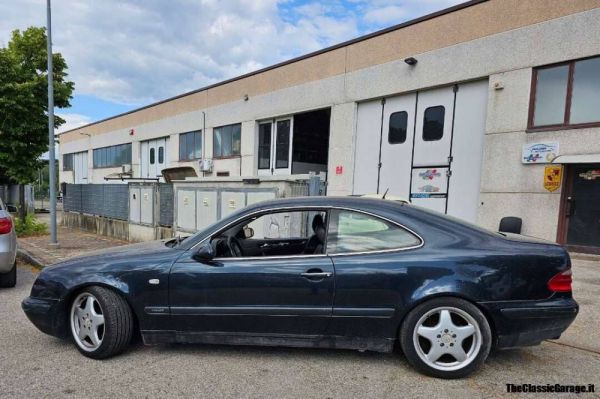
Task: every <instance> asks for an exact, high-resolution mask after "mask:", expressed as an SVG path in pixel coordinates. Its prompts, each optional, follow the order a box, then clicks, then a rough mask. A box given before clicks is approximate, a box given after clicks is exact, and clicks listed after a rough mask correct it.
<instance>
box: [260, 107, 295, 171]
mask: <svg viewBox="0 0 600 399" xmlns="http://www.w3.org/2000/svg"><path fill="white" fill-rule="evenodd" d="M292 142H293V119H292V118H291V117H290V118H283V119H276V120H274V121H268V122H261V123H259V125H258V174H259V175H262V176H264V175H291V174H292Z"/></svg>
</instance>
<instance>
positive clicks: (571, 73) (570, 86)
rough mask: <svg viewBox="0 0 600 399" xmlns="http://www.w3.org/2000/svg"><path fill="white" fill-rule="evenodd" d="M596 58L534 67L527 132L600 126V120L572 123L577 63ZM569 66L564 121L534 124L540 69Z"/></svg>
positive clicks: (596, 56)
mask: <svg viewBox="0 0 600 399" xmlns="http://www.w3.org/2000/svg"><path fill="white" fill-rule="evenodd" d="M594 58H600V56H598V55H595V56H591V57H585V58H578V59H576V60H570V61H563V62H557V63H554V64H549V65H543V66H539V67H535V68H533V69H532V73H531V91H530V93H529V113H528V115H527V130H526V132H527V133H534V132H548V131H553V130H571V129H584V128H590V127H600V120H599V121H598V122H586V123H570V118H571V102H572V99H573V78H574V77H575V64H576V63H577V62H580V61H586V60H590V59H594ZM565 65H566V66H568V67H569V72H568V75H567V91H566V94H565V95H566V101H565V110H564V115H563V123H555V124H552V125H540V126H536V125H534V116H535V101H536V98H537V82H538V71H541V70H544V69H551V68H557V67H561V66H565Z"/></svg>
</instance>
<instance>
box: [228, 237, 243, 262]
mask: <svg viewBox="0 0 600 399" xmlns="http://www.w3.org/2000/svg"><path fill="white" fill-rule="evenodd" d="M227 249H229V253H230V254H231V256H232V257H234V258H239V257H242V256H244V254H243V252H242V245H241V244H240V241H239V240H238V239H237V238H235V237H234V236H229V237H228V238H227Z"/></svg>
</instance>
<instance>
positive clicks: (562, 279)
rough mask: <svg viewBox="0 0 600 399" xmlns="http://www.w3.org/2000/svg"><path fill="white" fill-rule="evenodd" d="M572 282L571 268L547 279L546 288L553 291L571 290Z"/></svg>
mask: <svg viewBox="0 0 600 399" xmlns="http://www.w3.org/2000/svg"><path fill="white" fill-rule="evenodd" d="M572 282H573V278H572V272H571V269H569V270H566V271H564V272H561V273H558V274H557V275H555V276H554V277H552V278H551V279H550V281H548V289H549V290H550V291H553V292H571V283H572Z"/></svg>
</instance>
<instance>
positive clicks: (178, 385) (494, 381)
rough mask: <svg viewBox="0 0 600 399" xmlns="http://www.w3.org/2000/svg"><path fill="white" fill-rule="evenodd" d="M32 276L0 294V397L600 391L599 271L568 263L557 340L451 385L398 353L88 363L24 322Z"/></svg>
mask: <svg viewBox="0 0 600 399" xmlns="http://www.w3.org/2000/svg"><path fill="white" fill-rule="evenodd" d="M35 274H36V271H35V269H33V268H31V267H30V266H27V265H20V266H19V268H18V285H17V287H16V288H14V289H5V290H0V397H2V398H50V397H52V398H58V397H129V398H154V397H161V398H162V397H179V398H181V397H202V398H213V397H214V398H354V397H356V398H367V397H368V398H378V397H384V398H412V397H428V398H438V397H439V398H445V397H452V398H463V397H477V398H484V397H485V398H495V397H521V396H525V397H526V396H529V397H532V396H533V397H547V396H546V395H539V394H537V395H536V394H529V395H527V394H522V395H521V394H507V393H506V384H508V383H512V384H524V383H525V384H544V385H545V384H556V383H558V384H586V385H587V384H595V385H596V391H598V390H600V333H599V332H598V329H599V327H600V324H599V323H598V316H599V309H600V308H599V306H600V263H599V262H589V261H577V262H575V266H574V275H575V296H576V298H577V299H578V301H579V302H580V304H581V313H580V315H579V317H578V318H577V320H576V322H575V324H574V325H573V326H572V327H571V329H570V330H569V331H568V332H567V333H566V334H565V335H564V337H563V338H561V339H560V340H558V341H556V342H544V343H543V344H542V345H540V346H537V347H530V348H524V349H515V350H505V351H498V352H496V353H492V354H491V355H490V357H489V358H488V360H487V362H486V363H485V365H484V366H483V367H482V368H481V370H479V371H478V372H476V373H474V374H473V375H472V376H470V377H469V378H466V379H463V380H451V381H447V380H437V379H434V378H429V377H425V376H423V375H420V374H418V373H417V372H416V371H414V370H413V369H412V368H411V367H410V366H409V365H408V363H407V362H406V360H405V359H404V357H403V356H402V354H401V352H399V351H396V352H395V353H392V354H379V353H369V352H365V353H359V352H357V351H346V350H318V349H290V348H260V347H241V346H237V347H236V346H211V345H168V346H158V347H145V346H143V345H142V344H140V343H137V344H134V345H133V346H132V348H131V349H130V350H129V351H128V352H126V353H124V354H122V355H120V356H118V357H116V358H112V359H108V360H103V361H97V360H91V359H88V358H85V357H83V356H82V355H80V354H79V352H78V351H77V350H76V349H75V347H74V346H73V344H71V343H70V342H66V341H61V340H59V339H56V338H53V337H50V336H47V335H45V334H43V333H41V332H39V331H38V330H37V329H36V328H35V327H34V326H33V325H32V324H31V323H30V322H29V321H28V320H27V318H26V317H25V315H24V314H23V312H22V310H21V306H20V302H21V300H22V299H23V298H24V297H26V296H27V295H28V294H29V290H30V287H31V285H32V283H33V280H34V278H35ZM577 396H578V397H600V394H599V393H596V394H581V395H577ZM560 397H565V396H564V395H560Z"/></svg>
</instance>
